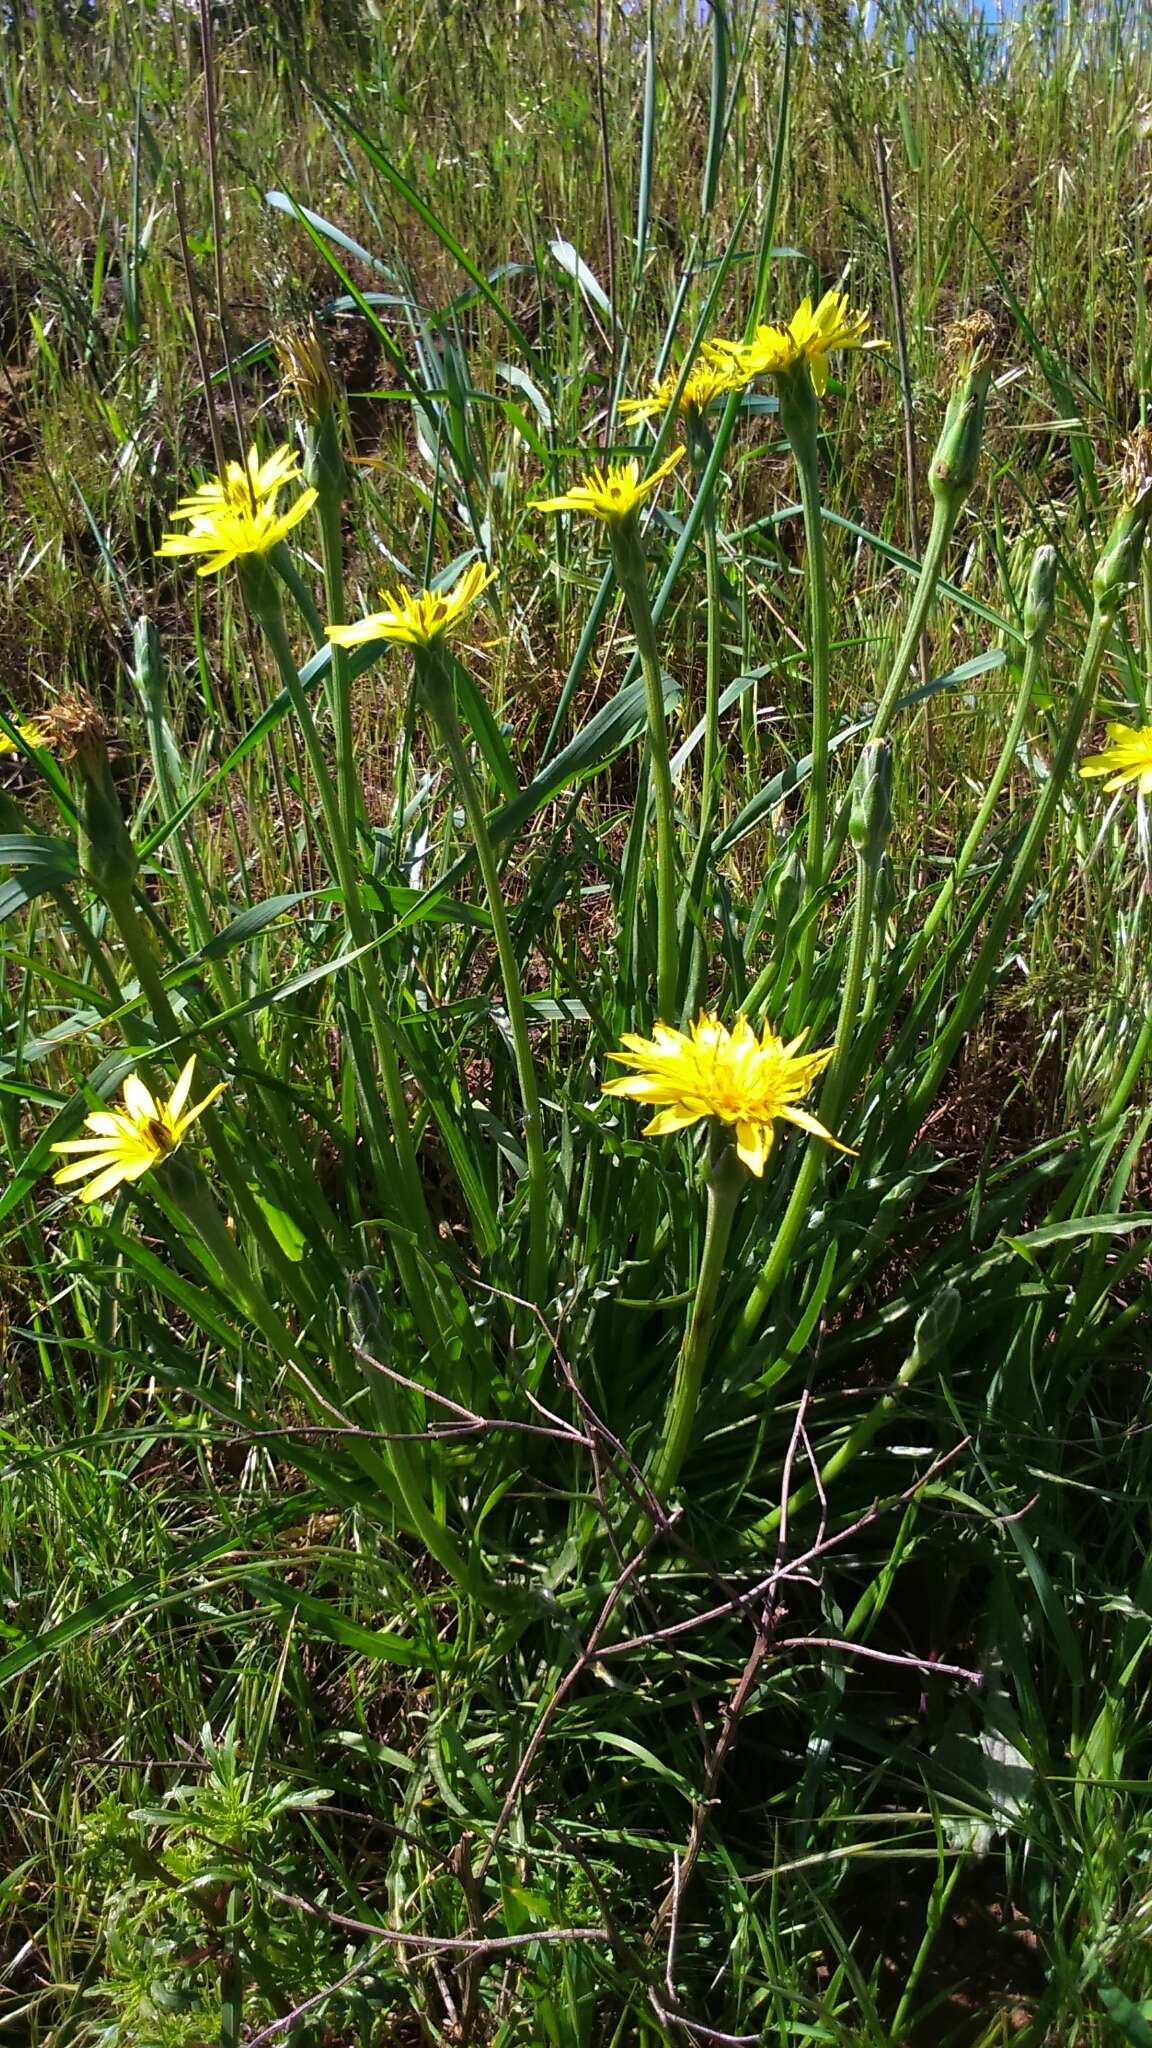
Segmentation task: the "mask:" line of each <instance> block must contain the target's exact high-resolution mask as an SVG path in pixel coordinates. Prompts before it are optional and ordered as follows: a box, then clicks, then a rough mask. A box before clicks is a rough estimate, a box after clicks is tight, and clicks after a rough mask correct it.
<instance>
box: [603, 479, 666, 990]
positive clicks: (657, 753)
mask: <svg viewBox="0 0 1152 2048" xmlns="http://www.w3.org/2000/svg"><path fill="white" fill-rule="evenodd" d="M609 531H610V534H611V539H612V560H613V565H614V567H615V570H616V580H617V582H618V583H619V585H620V588H621V590H622V591H623V593H624V599H625V602H626V604H627V606H628V612H629V616H630V618H631V620H632V630H633V632H634V633H635V635H636V649H637V653H638V654H639V656H640V670H641V674H642V675H643V678H644V702H645V708H646V713H647V721H648V756H649V760H650V762H651V764H652V802H653V806H654V809H655V813H656V1010H657V1014H658V1016H659V1017H661V1018H662V1019H663V1020H664V1022H665V1023H669V1024H673V1023H675V1022H676V1019H677V1015H678V1011H677V985H678V980H679V976H678V972H677V965H678V963H677V948H676V812H675V798H674V794H673V789H672V768H671V763H670V759H669V754H668V723H667V719H666V718H665V715H664V685H663V681H662V679H661V674H660V654H659V649H658V647H657V644H656V627H655V624H654V622H653V618H652V607H651V604H650V603H649V599H648V577H647V572H646V570H645V565H644V550H643V547H642V546H641V542H640V533H639V529H638V527H637V525H636V522H635V519H634V518H628V519H626V520H618V521H616V522H615V524H614V525H613V526H611V527H610V529H609Z"/></svg>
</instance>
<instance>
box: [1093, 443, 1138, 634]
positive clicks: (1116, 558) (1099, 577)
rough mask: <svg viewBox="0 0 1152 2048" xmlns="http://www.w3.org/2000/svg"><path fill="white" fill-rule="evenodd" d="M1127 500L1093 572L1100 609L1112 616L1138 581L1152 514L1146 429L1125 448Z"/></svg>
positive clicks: (1123, 472)
mask: <svg viewBox="0 0 1152 2048" xmlns="http://www.w3.org/2000/svg"><path fill="white" fill-rule="evenodd" d="M1121 489H1122V490H1123V493H1124V503H1123V505H1122V506H1121V508H1120V512H1119V514H1118V516H1117V519H1116V522H1115V524H1114V526H1113V528H1112V531H1111V533H1110V534H1109V536H1108V539H1107V541H1106V542H1105V544H1104V548H1103V550H1102V552H1101V554H1100V557H1099V559H1098V561H1097V563H1096V567H1095V569H1094V570H1093V572H1092V591H1093V595H1094V596H1095V599H1096V605H1097V609H1098V610H1099V611H1100V612H1102V613H1103V614H1104V615H1105V617H1108V618H1112V617H1114V616H1115V614H1116V613H1117V612H1118V611H1119V609H1120V605H1121V602H1122V600H1123V598H1124V594H1125V592H1126V591H1127V590H1129V589H1130V588H1131V586H1132V585H1133V584H1134V583H1135V581H1136V575H1137V571H1138V569H1139V567H1140V551H1141V549H1142V548H1143V546H1144V536H1145V534H1146V532H1147V529H1148V519H1149V514H1150V513H1152V434H1149V433H1148V431H1147V430H1146V429H1145V430H1142V431H1141V432H1140V433H1139V434H1136V435H1134V436H1133V438H1132V440H1131V441H1130V442H1129V443H1128V445H1127V447H1126V448H1125V451H1124V466H1123V469H1122V472H1121Z"/></svg>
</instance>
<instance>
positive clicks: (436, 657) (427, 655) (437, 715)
mask: <svg viewBox="0 0 1152 2048" xmlns="http://www.w3.org/2000/svg"><path fill="white" fill-rule="evenodd" d="M450 661H451V656H450V655H448V654H447V652H446V651H445V649H444V648H443V647H441V646H440V645H439V644H438V643H437V642H436V641H432V642H429V643H426V644H424V645H422V646H418V647H417V648H416V649H415V664H416V680H417V684H418V687H419V690H420V694H421V696H422V698H423V700H424V703H425V705H426V707H427V709H428V712H429V715H430V717H431V718H432V721H433V724H434V725H435V727H436V730H437V733H438V734H439V737H440V740H441V743H442V745H443V747H444V751H445V753H446V754H447V756H448V760H449V763H450V764H451V768H452V774H453V779H454V781H455V784H456V787H457V789H458V791H459V793H460V799H461V802H462V803H463V805H464V813H465V816H466V818H467V820H468V829H469V832H470V833H471V835H472V841H473V844H474V846H475V849H476V859H477V862H478V863H479V867H480V874H481V878H482V880H483V883H484V889H485V894H486V895H487V898H488V911H489V915H490V917H491V919H492V934H493V937H494V939H495V941H496V952H497V957H498V959H499V962H500V973H501V978H502V980H503V983H504V1006H505V1010H506V1012H507V1016H508V1028H509V1030H510V1032H511V1034H512V1049H513V1056H514V1059H515V1062H516V1078H517V1081H518V1083H519V1088H520V1104H521V1108H522V1110H523V1113H524V1150H525V1153H526V1155H527V1159H528V1215H529V1261H528V1266H529V1289H530V1293H531V1297H532V1300H533V1301H535V1302H536V1303H538V1304H541V1303H543V1301H544V1298H545V1293H546V1289H547V1281H548V1159H547V1154H546V1152H545V1149H544V1128H543V1120H542V1118H541V1113H540V1091H539V1088H538V1086H537V1082H536V1066H535V1061H534V1060H533V1057H532V1041H531V1039H530V1037H529V1033H528V1014H527V1010H526V1008H525V1004H524V991H523V989H522V987H521V983H520V969H519V964H518V962H517V959H516V949H515V947H514V945H513V943H512V933H511V931H510V929H509V925H508V913H507V910H506V908H505V904H504V892H503V890H502V888H501V886H500V870H499V867H498V865H497V861H496V853H495V849H494V847H493V845H492V836H491V834H490V832H489V830H488V817H487V812H486V811H485V808H484V803H483V800H482V798H481V795H480V791H479V789H478V787H477V784H476V778H475V776H474V774H473V772H472V763H471V761H470V760H469V758H468V749H467V747H466V745H465V743H464V735H463V733H462V731H461V729H460V719H459V714H458V712H457V709H456V690H455V685H454V683H453V679H452V671H451V667H450Z"/></svg>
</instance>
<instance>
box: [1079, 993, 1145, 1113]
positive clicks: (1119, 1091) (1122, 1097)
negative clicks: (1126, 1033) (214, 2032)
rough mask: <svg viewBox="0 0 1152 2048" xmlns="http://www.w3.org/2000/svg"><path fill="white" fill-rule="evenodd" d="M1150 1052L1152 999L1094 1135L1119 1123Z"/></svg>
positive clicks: (1101, 1111) (1102, 1110)
mask: <svg viewBox="0 0 1152 2048" xmlns="http://www.w3.org/2000/svg"><path fill="white" fill-rule="evenodd" d="M1149 1052H1152V1001H1147V1002H1146V1003H1145V1006H1144V1022H1143V1024H1142V1025H1141V1026H1140V1034H1139V1036H1138V1038H1137V1040H1136V1043H1135V1045H1134V1046H1133V1048H1132V1051H1131V1053H1130V1054H1129V1056H1128V1060H1127V1062H1126V1064H1125V1067H1124V1072H1123V1073H1122V1074H1121V1076H1120V1079H1119V1080H1118V1081H1117V1083H1116V1086H1115V1088H1114V1089H1113V1090H1112V1093H1111V1095H1110V1096H1109V1097H1108V1100H1107V1102H1106V1103H1105V1104H1104V1106H1103V1108H1102V1109H1101V1110H1100V1112H1099V1114H1098V1116H1097V1117H1096V1118H1095V1119H1094V1121H1093V1135H1094V1136H1095V1137H1100V1136H1102V1135H1103V1134H1104V1133H1105V1132H1106V1131H1109V1130H1111V1129H1112V1128H1113V1127H1114V1125H1116V1124H1118V1123H1119V1121H1120V1118H1121V1117H1122V1116H1123V1114H1124V1111H1125V1110H1126V1109H1127V1107H1128V1104H1129V1101H1130V1100H1131V1096H1132V1091H1133V1089H1134V1088H1135V1086H1136V1083H1137V1081H1138V1080H1139V1079H1140V1073H1141V1069H1142V1068H1143V1066H1144V1062H1145V1060H1146V1059H1147V1058H1148V1054H1149Z"/></svg>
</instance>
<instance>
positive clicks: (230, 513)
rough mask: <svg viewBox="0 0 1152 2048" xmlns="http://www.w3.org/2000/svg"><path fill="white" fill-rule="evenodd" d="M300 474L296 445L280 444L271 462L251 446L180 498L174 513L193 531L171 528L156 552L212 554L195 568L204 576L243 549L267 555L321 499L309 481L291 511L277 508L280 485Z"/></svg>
mask: <svg viewBox="0 0 1152 2048" xmlns="http://www.w3.org/2000/svg"><path fill="white" fill-rule="evenodd" d="M299 475H300V462H299V458H298V456H296V455H295V454H294V453H293V451H292V449H291V448H289V447H287V446H285V447H283V448H277V450H276V452H275V454H273V455H270V456H269V457H268V460H267V462H261V460H260V456H259V453H258V451H257V450H256V449H255V448H250V449H249V451H248V462H247V465H246V466H245V464H243V463H240V462H230V463H228V465H227V467H226V469H225V471H224V475H223V477H213V478H212V479H211V480H210V482H208V483H206V484H200V485H198V487H197V488H196V490H194V491H193V492H192V495H191V497H188V498H182V499H181V500H180V503H179V504H178V505H177V507H176V510H175V511H174V512H173V514H172V517H173V519H179V520H183V521H184V522H185V524H186V525H187V527H188V531H187V533H166V534H165V535H164V538H163V540H162V541H161V543H160V546H159V547H158V548H157V550H156V553H157V554H158V555H207V556H208V557H209V560H208V561H206V562H205V563H204V564H203V565H202V567H201V568H199V569H198V570H197V572H196V573H197V575H199V576H211V575H213V574H214V573H215V572H216V571H217V570H218V569H226V568H227V567H228V564H229V562H235V561H236V560H237V559H238V558H239V557H240V556H242V555H266V554H267V553H268V551H269V549H270V548H274V547H276V546H277V545H278V544H279V542H280V541H282V540H283V539H284V537H285V535H286V534H289V533H291V531H292V528H293V527H294V526H298V525H299V523H300V521H301V520H302V519H303V518H304V517H305V515H306V514H307V513H308V512H310V511H311V509H312V507H313V505H314V504H315V503H316V493H315V491H314V490H312V489H311V487H309V489H308V490H305V491H301V493H300V496H299V497H298V498H296V499H294V500H293V502H292V504H291V505H289V507H288V510H287V511H286V512H277V510H276V500H277V499H278V497H279V496H280V493H281V491H282V490H283V489H284V488H285V486H286V485H287V484H291V483H295V482H296V480H297V478H298V477H299Z"/></svg>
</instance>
